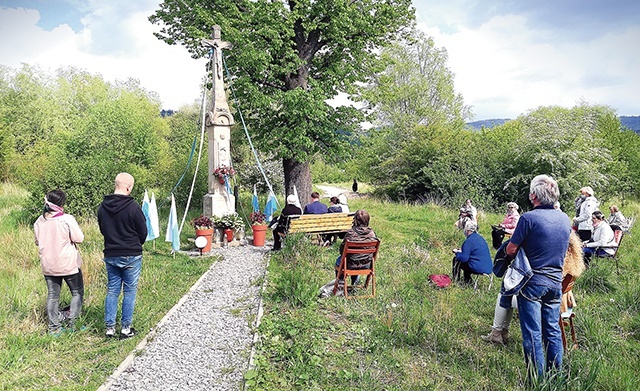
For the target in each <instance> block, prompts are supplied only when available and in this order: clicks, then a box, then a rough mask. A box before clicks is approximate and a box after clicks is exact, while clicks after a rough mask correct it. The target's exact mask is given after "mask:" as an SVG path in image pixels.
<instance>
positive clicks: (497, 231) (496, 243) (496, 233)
mask: <svg viewBox="0 0 640 391" xmlns="http://www.w3.org/2000/svg"><path fill="white" fill-rule="evenodd" d="M505 233H506V232H505V230H504V229H502V228H499V227H498V228H496V227H493V228H492V230H491V244H492V245H493V248H495V249H496V250H497V249H499V248H500V246H501V245H502V240H504V234H505Z"/></svg>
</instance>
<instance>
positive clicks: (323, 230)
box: [279, 213, 355, 243]
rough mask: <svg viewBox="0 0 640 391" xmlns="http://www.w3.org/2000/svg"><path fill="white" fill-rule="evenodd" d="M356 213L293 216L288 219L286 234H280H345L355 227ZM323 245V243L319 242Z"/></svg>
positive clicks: (283, 234) (282, 234) (284, 234)
mask: <svg viewBox="0 0 640 391" xmlns="http://www.w3.org/2000/svg"><path fill="white" fill-rule="evenodd" d="M354 214H355V213H324V214H304V215H291V216H288V218H287V223H286V226H285V232H284V233H282V232H280V233H279V234H280V235H281V236H283V237H284V236H286V234H288V233H292V234H293V233H305V234H310V235H318V237H320V235H326V234H339V233H345V232H347V231H348V230H349V229H351V227H352V226H353V216H354ZM318 242H319V243H321V241H320V240H319V241H318Z"/></svg>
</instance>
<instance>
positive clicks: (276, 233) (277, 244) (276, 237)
mask: <svg viewBox="0 0 640 391" xmlns="http://www.w3.org/2000/svg"><path fill="white" fill-rule="evenodd" d="M280 233H284V229H280V227H278V228H276V229H274V230H273V249H274V250H280V249H281V248H282V237H281V236H280Z"/></svg>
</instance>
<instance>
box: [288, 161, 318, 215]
mask: <svg viewBox="0 0 640 391" xmlns="http://www.w3.org/2000/svg"><path fill="white" fill-rule="evenodd" d="M282 167H283V168H284V190H285V193H286V195H289V194H293V185H295V186H296V189H298V197H299V198H300V204H301V205H302V207H303V208H304V206H305V205H306V204H308V203H309V197H310V196H311V169H310V168H309V163H301V162H298V161H296V160H293V159H282Z"/></svg>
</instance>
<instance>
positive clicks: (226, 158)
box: [202, 25, 236, 216]
mask: <svg viewBox="0 0 640 391" xmlns="http://www.w3.org/2000/svg"><path fill="white" fill-rule="evenodd" d="M220 36H221V35H220V26H218V25H216V26H213V33H212V34H211V39H203V40H202V44H203V45H204V46H205V47H209V48H211V50H213V55H212V56H211V72H212V76H213V77H212V83H213V85H212V88H211V90H212V94H211V95H212V106H211V111H209V112H208V113H207V115H206V118H205V125H206V127H207V134H208V139H209V151H208V152H209V153H208V156H209V175H208V184H209V187H208V189H209V190H208V193H207V194H206V195H205V196H204V199H203V206H202V212H203V214H204V215H205V216H222V215H224V214H227V213H232V212H235V209H236V207H235V204H236V203H235V197H234V196H233V194H232V193H229V191H228V189H227V186H226V184H225V183H221V182H220V180H219V178H218V177H217V176H215V175H214V174H213V172H214V170H216V169H218V168H224V167H231V125H233V124H234V123H235V122H234V121H233V116H232V115H231V112H230V111H229V104H228V103H227V95H226V94H225V91H224V81H223V71H224V68H223V65H222V49H230V48H231V44H230V43H229V42H224V41H222V40H221V39H220Z"/></svg>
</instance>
